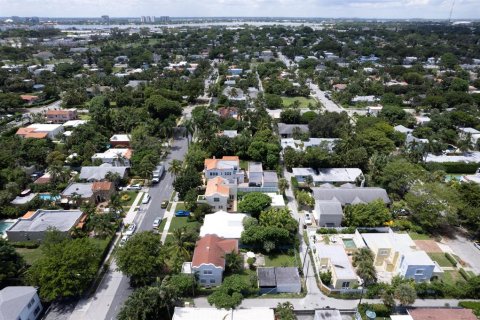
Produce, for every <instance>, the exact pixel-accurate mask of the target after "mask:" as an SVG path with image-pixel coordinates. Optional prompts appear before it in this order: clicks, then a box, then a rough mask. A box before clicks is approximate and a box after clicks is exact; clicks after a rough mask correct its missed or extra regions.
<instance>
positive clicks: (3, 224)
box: [0, 221, 13, 235]
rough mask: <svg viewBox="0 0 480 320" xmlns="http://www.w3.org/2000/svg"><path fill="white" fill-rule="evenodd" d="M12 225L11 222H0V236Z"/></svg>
mask: <svg viewBox="0 0 480 320" xmlns="http://www.w3.org/2000/svg"><path fill="white" fill-rule="evenodd" d="M12 224H13V222H10V221H0V235H3V234H4V233H5V230H7V229H8V228H10V226H11V225H12Z"/></svg>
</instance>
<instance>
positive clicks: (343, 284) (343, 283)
mask: <svg viewBox="0 0 480 320" xmlns="http://www.w3.org/2000/svg"><path fill="white" fill-rule="evenodd" d="M349 287H350V282H349V281H344V282H342V289H347V288H349Z"/></svg>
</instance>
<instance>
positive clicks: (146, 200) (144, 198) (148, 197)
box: [142, 193, 150, 204]
mask: <svg viewBox="0 0 480 320" xmlns="http://www.w3.org/2000/svg"><path fill="white" fill-rule="evenodd" d="M149 201H150V195H149V194H148V193H147V194H145V196H144V197H143V199H142V203H143V204H147V203H148V202H149Z"/></svg>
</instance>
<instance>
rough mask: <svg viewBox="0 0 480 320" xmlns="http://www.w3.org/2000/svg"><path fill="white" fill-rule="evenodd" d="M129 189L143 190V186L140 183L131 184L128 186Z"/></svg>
mask: <svg viewBox="0 0 480 320" xmlns="http://www.w3.org/2000/svg"><path fill="white" fill-rule="evenodd" d="M127 190H142V186H141V185H139V184H131V185H129V186H127Z"/></svg>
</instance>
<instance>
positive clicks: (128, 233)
mask: <svg viewBox="0 0 480 320" xmlns="http://www.w3.org/2000/svg"><path fill="white" fill-rule="evenodd" d="M136 229H137V225H136V224H135V223H132V224H131V225H130V226H129V227H128V229H127V231H125V235H126V236H131V235H132V234H133V233H134V232H135V230H136Z"/></svg>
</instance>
